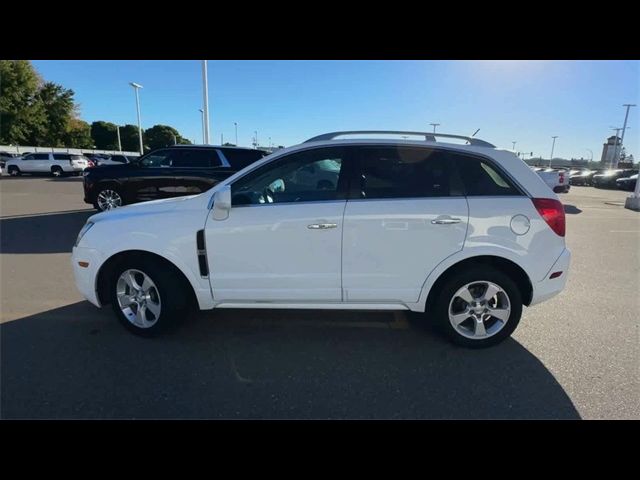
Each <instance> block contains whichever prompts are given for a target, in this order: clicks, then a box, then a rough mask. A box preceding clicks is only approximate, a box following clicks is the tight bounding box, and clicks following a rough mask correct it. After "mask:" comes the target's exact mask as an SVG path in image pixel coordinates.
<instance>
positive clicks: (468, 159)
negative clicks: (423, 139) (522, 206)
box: [451, 154, 522, 197]
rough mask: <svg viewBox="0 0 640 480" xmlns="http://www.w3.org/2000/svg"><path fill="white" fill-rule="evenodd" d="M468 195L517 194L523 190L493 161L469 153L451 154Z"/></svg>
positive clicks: (520, 193) (519, 194)
mask: <svg viewBox="0 0 640 480" xmlns="http://www.w3.org/2000/svg"><path fill="white" fill-rule="evenodd" d="M451 157H452V160H454V161H455V163H456V166H457V169H458V173H459V176H460V179H461V180H462V184H463V187H464V190H465V193H466V195H467V196H486V197H493V196H503V195H511V196H513V195H517V196H521V195H522V192H520V190H519V189H518V188H517V187H516V186H515V185H514V184H513V183H512V182H511V181H510V180H509V178H507V176H506V175H505V174H503V173H502V172H501V171H500V170H499V168H498V167H496V166H494V165H493V164H492V162H490V161H488V160H485V159H482V158H478V157H472V156H469V155H456V154H451Z"/></svg>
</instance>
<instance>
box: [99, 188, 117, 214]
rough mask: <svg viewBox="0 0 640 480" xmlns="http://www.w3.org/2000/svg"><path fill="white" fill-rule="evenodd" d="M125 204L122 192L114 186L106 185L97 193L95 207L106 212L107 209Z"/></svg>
mask: <svg viewBox="0 0 640 480" xmlns="http://www.w3.org/2000/svg"><path fill="white" fill-rule="evenodd" d="M122 205H124V201H123V199H122V194H121V193H120V191H118V190H117V189H116V188H114V187H106V188H103V189H101V190H100V191H99V192H98V195H96V202H95V203H94V207H95V208H96V210H99V211H101V212H104V211H106V210H113V209H114V208H118V207H121V206H122Z"/></svg>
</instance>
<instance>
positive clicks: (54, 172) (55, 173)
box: [51, 167, 64, 177]
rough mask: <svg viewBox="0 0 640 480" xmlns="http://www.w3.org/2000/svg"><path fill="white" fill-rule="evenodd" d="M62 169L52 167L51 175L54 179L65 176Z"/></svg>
mask: <svg viewBox="0 0 640 480" xmlns="http://www.w3.org/2000/svg"><path fill="white" fill-rule="evenodd" d="M63 173H64V172H63V171H62V168H60V167H51V175H53V176H54V177H61V176H62V175H63Z"/></svg>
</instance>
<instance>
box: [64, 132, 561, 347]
mask: <svg viewBox="0 0 640 480" xmlns="http://www.w3.org/2000/svg"><path fill="white" fill-rule="evenodd" d="M374 134H375V135H377V136H378V138H373V139H372V138H370V136H371V135H374ZM390 134H394V135H398V136H401V135H405V136H406V135H413V136H420V138H419V139H416V140H393V139H391V140H389V139H383V138H379V137H382V136H389V135H390ZM345 135H349V136H352V137H353V136H355V137H356V138H355V139H353V138H352V139H338V138H337V137H342V136H345ZM358 136H359V138H358ZM363 136H364V137H365V138H364V139H363V138H362V137H363ZM436 137H437V138H438V139H440V138H444V139H445V141H447V140H450V139H456V140H463V141H466V142H467V143H468V145H465V144H456V143H443V142H439V141H436V140H435V138H436ZM564 236H565V213H564V208H563V205H562V204H561V203H560V201H559V200H558V197H557V196H556V194H555V193H553V192H552V191H551V190H550V189H549V188H548V187H547V186H546V185H545V183H544V182H543V181H542V180H541V179H540V177H539V176H538V175H536V174H535V173H534V172H533V171H532V170H531V169H530V168H529V167H528V166H527V165H526V164H525V163H524V162H523V161H522V160H520V159H519V158H518V157H517V156H516V155H515V154H513V153H512V152H510V151H507V150H498V149H496V148H495V147H494V146H493V145H491V144H489V143H487V142H484V141H482V140H479V139H477V138H470V137H461V136H457V135H446V134H439V133H438V134H431V133H422V132H389V131H357V132H353V131H352V132H335V133H330V134H325V135H320V136H318V137H314V138H312V139H310V140H307V141H306V142H305V143H303V144H301V145H297V146H294V147H290V148H286V149H283V150H278V151H277V152H275V153H273V154H271V155H268V156H266V157H264V158H263V159H261V160H258V161H257V162H255V163H253V164H251V165H250V166H248V167H245V168H244V169H242V170H240V171H239V172H237V173H235V174H234V175H232V176H230V177H229V178H227V179H225V180H222V181H221V182H220V183H219V184H217V185H216V186H214V187H213V188H212V189H211V190H208V191H206V192H203V193H201V194H199V195H192V196H188V197H180V198H171V199H163V200H155V201H150V202H145V203H141V204H137V205H131V206H126V207H123V208H118V209H115V210H110V211H107V212H103V213H99V214H97V215H94V216H92V217H90V218H89V220H88V221H87V223H86V224H85V226H84V227H83V228H82V230H81V231H80V233H79V234H78V239H77V241H76V244H75V246H74V248H73V254H72V258H71V262H72V266H73V271H74V275H75V281H76V285H77V287H78V289H79V291H80V292H81V293H82V295H83V296H84V297H85V298H87V299H88V300H89V301H90V302H91V303H93V304H94V305H96V306H98V307H100V306H102V305H105V304H109V303H110V304H111V305H112V308H113V310H114V312H115V314H116V316H117V318H118V319H119V321H120V322H121V323H122V324H123V325H124V326H125V327H126V328H128V329H129V330H130V331H131V332H133V333H135V334H139V335H153V334H156V333H158V332H160V331H162V330H164V329H165V328H166V327H168V326H171V325H172V324H174V323H175V322H177V321H178V320H179V319H180V318H182V317H183V316H184V313H185V311H188V310H189V309H190V308H196V309H201V310H207V309H213V308H307V309H348V310H411V311H414V312H424V316H425V320H428V321H434V322H436V323H437V325H439V326H440V327H441V329H442V330H443V332H444V333H445V334H446V335H447V336H448V337H449V338H450V339H451V340H452V341H453V342H455V343H456V344H459V345H462V346H467V347H472V348H477V347H488V346H490V345H494V344H497V343H498V342H500V341H502V340H504V339H505V338H507V337H508V336H509V335H511V333H512V332H513V331H514V330H515V328H516V326H517V325H518V322H519V321H520V317H521V314H522V309H523V305H526V306H531V305H534V304H537V303H540V302H543V301H545V300H548V299H549V298H551V297H553V296H554V295H556V294H558V293H559V292H560V291H562V289H563V288H564V286H565V283H566V281H567V275H568V269H569V263H570V258H571V253H570V252H569V250H568V249H567V248H566V245H565V238H564Z"/></svg>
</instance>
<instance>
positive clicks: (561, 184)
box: [531, 167, 571, 193]
mask: <svg viewBox="0 0 640 480" xmlns="http://www.w3.org/2000/svg"><path fill="white" fill-rule="evenodd" d="M531 169H532V170H533V171H534V172H536V173H537V174H538V175H539V176H540V178H542V180H544V183H546V184H547V185H549V188H550V189H551V190H553V192H554V193H567V192H568V191H569V189H570V188H571V185H569V176H570V175H569V171H568V170H564V169H554V168H544V167H531Z"/></svg>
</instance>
